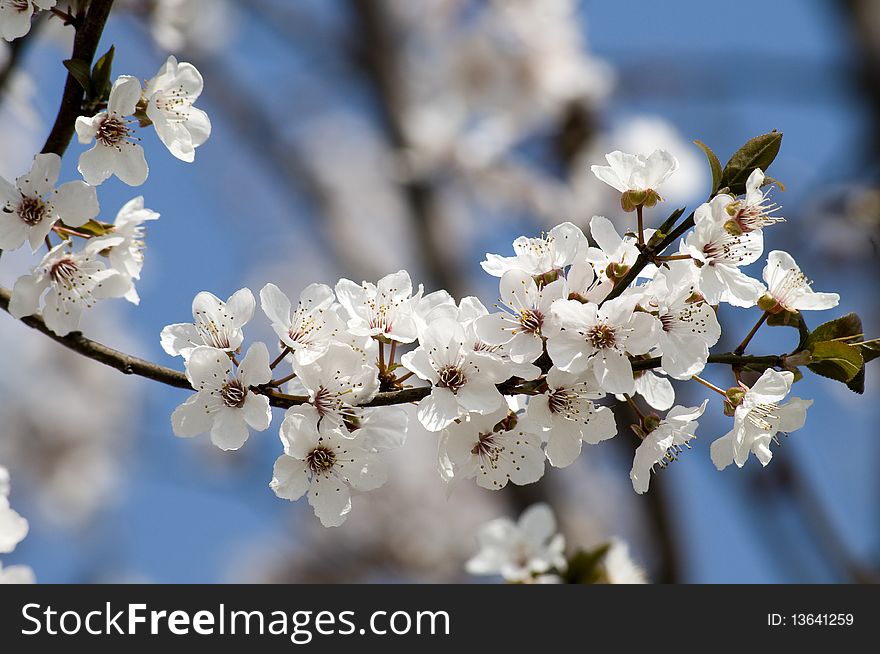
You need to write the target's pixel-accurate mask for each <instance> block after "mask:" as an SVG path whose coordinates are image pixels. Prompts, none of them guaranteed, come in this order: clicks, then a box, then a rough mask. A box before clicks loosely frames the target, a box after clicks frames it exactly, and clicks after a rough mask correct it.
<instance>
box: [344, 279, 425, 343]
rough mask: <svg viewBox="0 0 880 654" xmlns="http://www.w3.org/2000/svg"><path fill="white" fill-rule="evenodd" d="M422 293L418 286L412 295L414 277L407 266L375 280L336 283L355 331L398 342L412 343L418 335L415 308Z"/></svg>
mask: <svg viewBox="0 0 880 654" xmlns="http://www.w3.org/2000/svg"><path fill="white" fill-rule="evenodd" d="M421 295H422V290H421V288H419V291H418V292H417V293H416V296H415V297H413V288H412V280H411V279H410V277H409V273H408V272H406V271H405V270H400V271H398V272H396V273H392V274H390V275H386V276H385V277H383V278H382V279H380V280H379V281H378V282H377V283H376V284H372V283H370V282H363V283H362V284H355V283H354V282H353V281H351V280H350V279H340V280H339V282H337V284H336V296H337V298H338V299H339V302H340V304H342V306H343V307H344V308H345V310H346V311H347V312H348V329H349V330H350V331H351V332H352V334H355V335H359V336H373V337H377V338H379V337H381V338H385V339H387V340H391V341H398V342H399V343H412V342H413V341H414V340H416V337H417V336H418V333H417V327H416V321H415V318H414V317H413V311H414V305H415V303H416V302H418V299H419V298H420V297H421Z"/></svg>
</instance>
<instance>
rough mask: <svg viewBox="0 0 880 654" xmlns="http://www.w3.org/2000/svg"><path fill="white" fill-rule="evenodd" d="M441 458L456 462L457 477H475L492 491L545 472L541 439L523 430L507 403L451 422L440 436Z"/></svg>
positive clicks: (531, 479) (453, 465)
mask: <svg viewBox="0 0 880 654" xmlns="http://www.w3.org/2000/svg"><path fill="white" fill-rule="evenodd" d="M439 455H440V458H441V460H442V459H444V458H446V459H448V460H449V462H450V463H451V464H452V467H453V475H454V477H456V478H458V477H460V478H462V479H475V480H476V482H477V485H478V486H480V487H482V488H486V489H488V490H498V489H501V488H504V487H505V486H506V485H507V482H508V481H510V482H513V483H514V484H517V485H519V486H522V485H524V484H531V483H534V482H536V481H538V480H539V479H540V478H541V477H542V476H543V475H544V452H543V451H542V450H541V442H540V438H539V437H538V436H537V435H535V434H532V433H529V432H527V431H524V430H523V429H520V428H519V427H518V426H517V425H516V418H515V416H513V415H512V414H510V413H509V411H508V408H507V405H506V404H505V405H504V406H503V407H502V408H501V409H500V410H498V411H494V412H492V413H488V414H485V415H480V414H479V413H471V414H469V415H468V417H467V419H462V420H460V421H459V422H451V423H449V425H448V427H447V428H446V429H445V430H444V431H443V434H442V436H441V439H440V452H439Z"/></svg>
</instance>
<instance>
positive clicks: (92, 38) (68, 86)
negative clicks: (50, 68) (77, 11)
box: [42, 0, 113, 157]
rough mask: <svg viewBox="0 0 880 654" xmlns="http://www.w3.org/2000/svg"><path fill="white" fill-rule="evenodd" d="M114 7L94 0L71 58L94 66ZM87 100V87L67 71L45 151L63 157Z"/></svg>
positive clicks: (76, 37) (111, 2) (75, 42)
mask: <svg viewBox="0 0 880 654" xmlns="http://www.w3.org/2000/svg"><path fill="white" fill-rule="evenodd" d="M112 7H113V0H92V1H91V3H89V9H88V12H87V13H86V16H85V19H84V20H83V23H82V26H81V27H79V29H77V31H76V36H75V37H74V39H73V54H71V56H70V58H71V59H80V60H82V61H84V62H86V64H87V65H88V66H89V68H91V66H92V60H93V59H94V58H95V51H96V50H97V49H98V42H99V41H100V40H101V34H103V32H104V25H105V24H106V23H107V17H108V16H109V15H110V9H111V8H112ZM82 101H83V89H82V87H81V86H80V84H79V82H77V81H76V79H75V78H74V77H73V75H71V74H70V73H68V74H67V81H66V82H65V84H64V93H63V94H62V96H61V105H60V106H59V107H58V115H57V116H56V117H55V124H54V125H53V126H52V131H51V132H49V136H48V137H47V138H46V144H45V145H44V146H43V149H42V152H44V153H45V152H54V153H55V154H57V155H58V156H59V157H60V156H62V155H63V154H64V151H65V150H67V146H68V145H69V144H70V139H71V138H72V137H73V129H74V125H75V124H76V119H77V117H78V116H79V115H80V111H81V109H82Z"/></svg>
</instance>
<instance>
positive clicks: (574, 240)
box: [480, 223, 589, 277]
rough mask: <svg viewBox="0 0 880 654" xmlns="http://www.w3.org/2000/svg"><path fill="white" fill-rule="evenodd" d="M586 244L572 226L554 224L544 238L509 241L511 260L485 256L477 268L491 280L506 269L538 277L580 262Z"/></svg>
mask: <svg viewBox="0 0 880 654" xmlns="http://www.w3.org/2000/svg"><path fill="white" fill-rule="evenodd" d="M588 245H589V243H588V242H587V237H586V236H584V233H583V232H582V231H581V230H580V228H579V227H577V226H576V225H573V224H572V223H562V224H560V225H557V226H556V227H554V228H553V229H551V230H550V232H549V233H548V234H547V235H546V236H542V237H539V238H528V237H526V236H520V237H519V238H517V239H516V240H515V241H514V242H513V251H514V252H515V253H516V255H515V256H513V257H502V256H499V255H497V254H489V253H487V254H486V260H485V261H483V262H481V263H480V265H481V266H482V267H483V270H485V271H486V272H487V273H489V274H490V275H492V276H493V277H501V276H502V275H504V273H506V272H507V271H508V270H521V271H523V272H525V273H528V274H529V275H532V276H535V277H538V276H541V275H547V274H551V273H559V272H561V271H562V270H563V269H564V268H566V267H567V266H570V265H571V264H573V263H575V262H576V261H582V260H583V258H584V254H585V253H586V250H587V247H588Z"/></svg>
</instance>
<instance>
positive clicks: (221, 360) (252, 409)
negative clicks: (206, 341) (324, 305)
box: [171, 343, 272, 450]
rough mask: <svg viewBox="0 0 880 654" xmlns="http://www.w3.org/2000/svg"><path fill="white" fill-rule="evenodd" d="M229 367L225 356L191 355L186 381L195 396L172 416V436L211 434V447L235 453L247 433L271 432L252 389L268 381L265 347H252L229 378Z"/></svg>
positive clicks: (265, 405)
mask: <svg viewBox="0 0 880 654" xmlns="http://www.w3.org/2000/svg"><path fill="white" fill-rule="evenodd" d="M232 364H233V362H232V359H231V358H230V356H229V354H228V353H227V352H225V351H223V350H218V349H216V348H213V347H206V346H200V347H197V348H195V349H193V350H192V351H191V352H190V354H189V358H188V359H187V361H186V378H187V379H188V380H189V382H190V384H192V387H193V388H194V389H195V390H196V393H195V394H194V395H192V396H191V397H190V398H189V399H188V400H187V401H186V402H184V403H183V404H181V405H180V406H179V407H177V409H175V410H174V413H173V414H172V415H171V425H172V427H173V429H174V434H175V435H176V436H181V437H184V438H190V437H192V436H198V435H199V434H204V433H206V432H208V431H210V432H211V442H212V443H214V445H216V446H217V447H219V448H220V449H221V450H237V449H238V448H240V447H241V446H242V445H244V443H245V441H247V439H248V435H249V432H248V427H250V428H251V429H255V430H256V431H264V430H266V429H268V428H269V423H270V422H271V421H272V410H271V409H270V408H269V398H268V397H266V396H265V395H262V394H258V393H255V392H254V391H253V389H252V388H251V387H252V386H260V385H261V384H267V383H269V381H270V380H271V379H272V371H271V370H270V369H269V351H268V350H267V349H266V345H265V344H264V343H254V344H253V345H251V346H250V348H248V351H247V353H246V354H245V356H244V358H243V359H242V360H241V364H240V365H239V366H238V368H237V370H236V371H235V372H234V374H230V373H232Z"/></svg>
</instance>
